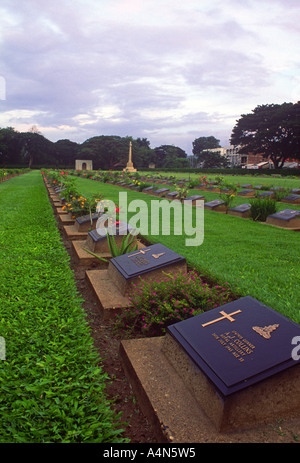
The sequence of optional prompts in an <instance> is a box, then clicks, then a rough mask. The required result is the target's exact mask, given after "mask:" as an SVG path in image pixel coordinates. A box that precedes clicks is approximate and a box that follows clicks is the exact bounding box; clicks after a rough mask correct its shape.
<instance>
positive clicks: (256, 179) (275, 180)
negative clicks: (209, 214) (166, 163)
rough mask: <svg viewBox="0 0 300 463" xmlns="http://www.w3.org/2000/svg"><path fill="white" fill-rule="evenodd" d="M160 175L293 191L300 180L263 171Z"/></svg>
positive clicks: (147, 173) (299, 184)
mask: <svg viewBox="0 0 300 463" xmlns="http://www.w3.org/2000/svg"><path fill="white" fill-rule="evenodd" d="M138 173H139V175H141V176H143V175H145V176H146V175H150V174H153V175H155V173H156V172H153V173H151V172H142V171H141V172H140V171H139V172H138ZM160 175H162V176H165V177H168V176H170V175H172V176H174V177H176V178H177V179H181V178H190V179H191V180H199V178H200V177H202V178H203V177H204V176H206V180H207V181H208V182H213V181H215V180H216V177H223V178H224V181H226V182H228V183H234V184H240V185H246V184H250V185H251V184H252V185H253V186H257V185H266V186H268V187H273V186H278V187H282V188H287V189H293V188H300V180H299V177H295V178H287V177H278V176H277V175H274V176H272V175H271V176H270V175H266V176H264V175H263V170H262V171H260V174H258V173H255V174H254V175H250V174H248V175H229V174H224V175H223V174H220V175H217V174H204V173H197V174H195V173H190V174H188V173H184V174H182V173H180V172H162V173H161V174H160Z"/></svg>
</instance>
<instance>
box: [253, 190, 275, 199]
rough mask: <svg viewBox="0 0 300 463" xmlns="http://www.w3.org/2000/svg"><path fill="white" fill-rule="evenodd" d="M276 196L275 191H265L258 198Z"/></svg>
mask: <svg viewBox="0 0 300 463" xmlns="http://www.w3.org/2000/svg"><path fill="white" fill-rule="evenodd" d="M272 196H274V193H273V191H263V192H262V193H259V194H258V195H257V197H258V198H271V197H272Z"/></svg>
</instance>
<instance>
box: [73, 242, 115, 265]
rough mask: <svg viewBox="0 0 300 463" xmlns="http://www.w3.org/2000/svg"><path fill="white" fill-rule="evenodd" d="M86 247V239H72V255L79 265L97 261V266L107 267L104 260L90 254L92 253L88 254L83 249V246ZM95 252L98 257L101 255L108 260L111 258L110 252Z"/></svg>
mask: <svg viewBox="0 0 300 463" xmlns="http://www.w3.org/2000/svg"><path fill="white" fill-rule="evenodd" d="M85 247H86V240H75V241H72V248H73V251H74V257H75V260H76V262H77V264H79V265H87V266H88V265H91V264H95V263H97V264H98V265H99V267H107V265H108V264H107V263H106V262H104V261H103V260H101V259H98V258H97V257H95V256H92V254H89V253H88V252H87V251H85V250H84V249H83V248H85ZM94 254H97V255H98V256H99V257H102V258H103V259H107V260H109V259H110V258H111V254H110V252H100V253H94Z"/></svg>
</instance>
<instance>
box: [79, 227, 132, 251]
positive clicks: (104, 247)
mask: <svg viewBox="0 0 300 463" xmlns="http://www.w3.org/2000/svg"><path fill="white" fill-rule="evenodd" d="M103 230H104V229H103ZM115 232H116V233H115V234H114V240H115V242H116V244H117V245H120V244H121V243H122V240H123V238H124V236H125V235H128V234H129V233H133V227H131V226H130V225H129V224H128V223H125V222H121V223H120V224H119V226H118V227H117V228H116V230H115ZM129 239H131V238H129ZM135 241H136V240H135ZM85 247H87V248H88V249H89V250H90V251H92V252H95V253H97V252H100V253H102V252H109V251H110V249H109V246H108V241H107V235H106V233H102V234H101V233H98V232H97V230H96V229H95V230H90V231H89V233H88V236H87V240H86V243H85Z"/></svg>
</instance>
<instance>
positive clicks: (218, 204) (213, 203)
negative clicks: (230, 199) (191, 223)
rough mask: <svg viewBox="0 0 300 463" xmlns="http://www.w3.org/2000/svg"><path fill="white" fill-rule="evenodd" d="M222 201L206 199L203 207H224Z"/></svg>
mask: <svg viewBox="0 0 300 463" xmlns="http://www.w3.org/2000/svg"><path fill="white" fill-rule="evenodd" d="M224 204H225V203H224V201H222V200H221V199H214V200H213V201H208V202H207V203H204V207H205V208H206V209H214V208H219V207H224V208H225V206H224Z"/></svg>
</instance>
